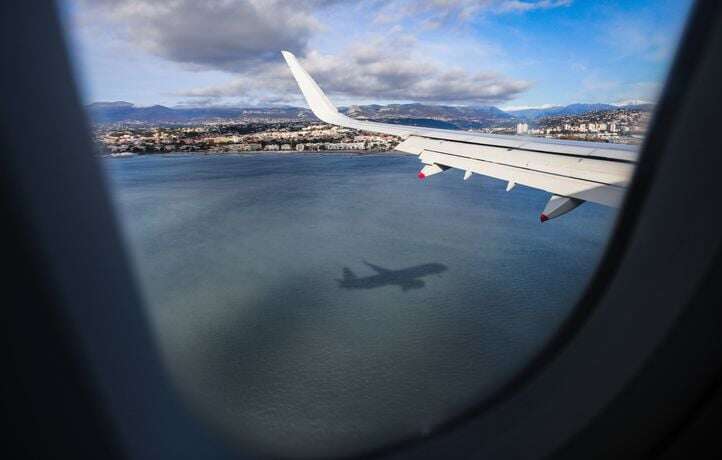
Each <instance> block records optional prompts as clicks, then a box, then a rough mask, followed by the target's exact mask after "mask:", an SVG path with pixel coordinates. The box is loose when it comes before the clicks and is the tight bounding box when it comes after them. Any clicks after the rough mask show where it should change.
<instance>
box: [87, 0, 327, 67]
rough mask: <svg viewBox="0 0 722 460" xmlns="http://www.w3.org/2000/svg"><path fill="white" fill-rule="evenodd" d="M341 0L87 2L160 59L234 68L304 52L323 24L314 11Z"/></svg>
mask: <svg viewBox="0 0 722 460" xmlns="http://www.w3.org/2000/svg"><path fill="white" fill-rule="evenodd" d="M340 1H341V0H337V1H332V0H294V1H290V0H209V1H197V0H96V1H90V0H84V1H83V4H84V5H85V6H86V7H87V11H88V12H89V14H93V15H94V16H95V17H97V18H98V19H99V20H104V21H108V22H109V23H111V24H112V25H115V26H118V27H117V28H118V29H119V30H120V32H121V33H122V34H123V35H124V37H125V38H126V39H127V40H128V41H130V42H132V43H134V44H135V45H137V46H139V47H140V48H142V49H144V50H145V51H147V52H149V53H151V54H153V55H156V56H159V57H161V58H164V59H167V60H170V61H174V62H179V63H183V64H188V65H192V66H197V67H198V68H208V69H221V70H229V71H235V70H238V69H241V68H243V67H244V66H247V65H250V64H253V63H258V62H264V61H269V60H273V59H276V58H277V53H278V50H280V49H289V50H293V51H295V52H298V53H303V52H304V51H305V49H306V46H307V43H308V40H309V39H310V37H311V36H312V34H313V33H314V32H316V31H317V30H319V28H320V25H319V24H318V22H317V20H316V19H315V18H314V15H313V13H314V11H315V10H316V9H319V8H324V7H326V6H329V5H331V4H333V3H337V2H340Z"/></svg>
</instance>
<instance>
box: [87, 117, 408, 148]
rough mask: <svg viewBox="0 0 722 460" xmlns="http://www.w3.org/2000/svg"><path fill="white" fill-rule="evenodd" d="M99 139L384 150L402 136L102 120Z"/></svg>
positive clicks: (303, 125)
mask: <svg viewBox="0 0 722 460" xmlns="http://www.w3.org/2000/svg"><path fill="white" fill-rule="evenodd" d="M95 139H96V143H97V146H98V148H99V150H100V151H101V152H102V153H109V154H121V153H171V152H178V153H184V152H209V153H229V152H261V151H265V152H304V151H311V152H319V151H352V152H359V153H362V152H386V151H389V150H392V149H393V148H394V147H395V146H396V144H398V142H399V139H398V138H397V137H394V136H388V135H383V134H371V133H360V132H358V131H355V130H352V129H347V128H341V127H338V126H330V125H326V124H323V123H318V122H272V123H254V124H250V125H249V124H236V123H230V124H219V123H204V124H200V125H198V126H164V127H159V126H156V127H147V126H123V127H118V126H100V127H97V128H96V130H95Z"/></svg>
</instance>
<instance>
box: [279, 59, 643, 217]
mask: <svg viewBox="0 0 722 460" xmlns="http://www.w3.org/2000/svg"><path fill="white" fill-rule="evenodd" d="M281 53H282V54H283V57H284V58H285V60H286V63H288V66H289V67H290V69H291V73H292V74H293V77H294V78H295V79H296V82H297V83H298V86H299V88H300V89H301V92H302V93H303V95H304V97H305V98H306V101H307V102H308V105H309V107H310V108H311V110H312V111H313V113H314V114H315V115H316V116H317V117H318V118H319V119H321V120H322V121H324V122H326V123H329V124H332V125H338V126H344V127H347V128H353V129H359V130H363V131H371V132H377V133H383V134H391V135H395V136H400V137H402V138H403V139H404V140H403V142H401V143H400V144H399V145H398V146H397V147H396V150H398V151H401V152H405V153H410V154H415V155H418V156H419V158H420V160H421V162H422V163H423V164H424V166H423V168H422V169H421V171H420V172H419V174H418V177H419V178H420V179H424V178H426V177H428V176H431V175H434V174H438V173H440V172H443V171H445V170H447V169H449V168H456V169H461V170H463V171H465V174H464V179H465V180H466V179H468V178H469V177H470V176H471V175H472V174H482V175H485V176H490V177H494V178H496V179H501V180H504V181H507V182H508V185H507V191H509V190H511V189H512V188H513V187H514V185H516V184H521V185H526V186H528V187H533V188H536V189H540V190H545V191H547V192H549V193H551V194H552V196H551V198H550V199H549V202H548V203H547V205H546V207H545V208H544V210H543V211H542V213H541V216H540V220H541V222H544V221H547V220H549V219H553V218H555V217H558V216H561V215H563V214H565V213H567V212H569V211H571V210H572V209H574V208H576V207H577V206H579V205H580V204H582V203H584V202H585V201H591V202H593V203H599V204H602V205H605V206H612V207H619V206H620V205H621V203H622V199H623V197H624V192H625V190H626V188H627V186H628V184H629V181H630V178H631V177H632V172H633V170H634V165H635V163H636V161H637V149H636V148H635V147H632V146H628V145H619V144H605V143H596V142H581V141H562V140H555V139H544V138H534V137H523V136H502V135H494V134H482V133H472V132H465V131H454V130H448V129H435V128H422V127H414V126H404V125H396V124H389V123H379V122H374V121H367V120H356V119H354V118H351V117H348V116H346V115H343V114H342V113H340V112H339V111H338V110H337V109H336V107H335V106H334V105H333V104H332V103H331V101H330V100H329V99H328V98H327V97H326V95H325V94H324V93H323V91H322V90H321V88H320V87H319V86H318V85H317V84H316V82H315V81H314V80H313V78H311V76H310V75H309V74H308V72H306V71H305V70H304V69H303V67H301V65H300V64H299V63H298V60H297V59H296V57H295V56H294V55H293V54H291V53H289V52H288V51H282V52H281Z"/></svg>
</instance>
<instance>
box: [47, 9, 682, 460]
mask: <svg viewBox="0 0 722 460" xmlns="http://www.w3.org/2000/svg"><path fill="white" fill-rule="evenodd" d="M690 4H691V0H669V1H662V2H657V1H647V0H640V1H635V2H621V1H610V2H604V3H598V2H581V1H572V0H558V1H532V0H529V1H505V0H499V1H490V2H475V1H465V0H455V1H446V2H435V1H426V0H420V1H416V2H414V1H405V0H392V1H388V2H364V3H354V2H325V1H310V0H309V1H300V2H295V1H294V2H291V1H283V0H269V1H264V2H261V1H255V0H253V1H241V0H238V1H225V2H202V3H199V2H186V1H180V2H155V1H152V2H151V1H145V0H140V1H137V0H136V1H126V0H121V1H117V2H92V1H83V0H64V1H61V2H60V3H59V5H58V6H59V10H60V12H61V14H62V17H63V20H64V24H65V27H66V30H67V35H68V42H69V47H70V53H71V56H72V58H73V60H74V65H75V68H76V73H77V76H78V80H79V82H80V86H81V91H82V92H83V95H84V98H85V100H84V104H85V107H86V108H87V113H88V118H89V121H90V125H91V135H92V136H93V140H94V142H95V147H96V154H97V156H98V158H99V160H98V161H100V162H101V163H102V165H103V168H104V170H105V171H107V180H108V185H109V188H110V189H111V191H112V194H113V196H114V198H115V203H116V207H117V215H118V219H119V222H120V224H121V226H122V227H123V229H124V232H125V237H126V243H127V246H128V249H129V252H130V254H131V256H132V259H133V261H134V264H135V269H136V275H137V279H138V282H139V283H140V285H141V287H142V290H143V293H144V296H145V302H146V308H147V315H148V320H149V322H150V324H151V325H152V327H153V330H154V331H155V333H156V334H157V342H158V347H159V353H160V354H161V356H162V357H163V360H164V362H165V363H166V365H167V371H168V372H169V374H170V375H171V376H172V377H173V380H174V382H175V384H176V385H177V387H178V389H179V391H180V393H182V394H183V395H184V397H185V400H186V401H187V402H188V404H190V405H191V406H192V407H193V408H194V410H195V411H196V412H197V413H199V414H200V415H201V416H202V417H203V418H204V419H205V420H207V421H209V422H210V424H211V425H212V426H214V427H216V428H218V429H219V430H220V431H222V432H224V433H225V434H226V437H227V438H228V439H230V440H231V442H232V443H233V444H235V445H238V446H241V448H243V449H250V450H253V451H260V452H264V453H270V454H271V455H289V454H290V453H296V454H298V453H301V454H303V455H330V454H334V455H335V454H338V453H343V454H349V453H354V452H357V451H362V450H367V449H369V448H371V449H375V448H379V447H381V446H384V445H387V444H393V443H395V442H398V441H400V440H404V439H408V438H413V437H415V436H423V435H424V434H427V433H429V432H431V431H432V430H434V429H435V428H438V427H439V426H442V425H444V424H445V423H447V422H449V421H450V420H453V419H454V418H455V417H457V416H459V415H460V414H461V413H463V412H465V411H467V410H468V409H469V408H470V407H473V406H478V405H480V404H482V403H483V402H484V401H487V400H489V399H490V398H492V397H493V396H495V395H496V394H498V392H499V391H500V389H502V388H503V387H504V385H505V384H507V383H508V382H510V381H511V380H512V379H513V378H514V377H515V376H517V375H519V373H520V372H521V371H522V370H523V369H524V368H525V367H526V366H527V365H528V364H529V363H530V362H531V361H532V359H534V358H535V357H536V356H537V355H538V354H539V353H540V352H541V350H543V348H544V346H545V345H546V344H548V343H549V342H550V340H551V339H552V338H553V337H554V336H555V335H556V334H557V333H558V332H559V330H560V328H561V327H562V326H563V324H564V322H565V320H566V319H567V318H569V316H570V313H571V312H572V310H573V308H574V306H575V303H576V301H577V300H578V299H579V297H580V295H581V294H582V292H583V291H584V288H585V286H586V284H587V282H588V281H589V280H590V278H591V276H592V275H593V274H594V271H595V268H596V265H597V263H598V261H599V260H600V258H601V256H602V254H603V252H604V249H605V245H606V242H607V240H608V238H609V236H610V234H611V232H612V230H613V228H614V223H615V216H616V215H617V210H618V209H619V207H620V206H622V205H623V199H624V192H625V190H626V188H627V187H628V185H629V182H630V181H631V179H632V174H633V170H634V165H635V162H636V159H637V152H638V149H639V146H640V144H641V143H642V142H643V141H644V134H645V132H646V130H647V128H648V126H649V124H650V121H651V119H652V118H653V116H654V110H655V102H656V100H657V96H658V94H659V92H660V90H661V87H662V85H663V82H664V77H665V75H666V72H667V70H668V66H669V63H670V61H671V58H672V55H673V53H674V50H675V46H676V41H677V40H678V37H679V35H680V33H681V30H682V27H683V26H684V19H685V17H686V14H687V11H688V10H689V8H690ZM282 51H283V53H282Z"/></svg>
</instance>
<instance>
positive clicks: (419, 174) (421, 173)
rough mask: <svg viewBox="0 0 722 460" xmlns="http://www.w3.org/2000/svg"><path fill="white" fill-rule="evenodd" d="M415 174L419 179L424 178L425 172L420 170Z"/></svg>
mask: <svg viewBox="0 0 722 460" xmlns="http://www.w3.org/2000/svg"><path fill="white" fill-rule="evenodd" d="M416 176H417V177H418V178H419V179H421V180H424V179H426V174H424V173H423V172H421V171H419V173H418V174H417V175H416Z"/></svg>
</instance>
